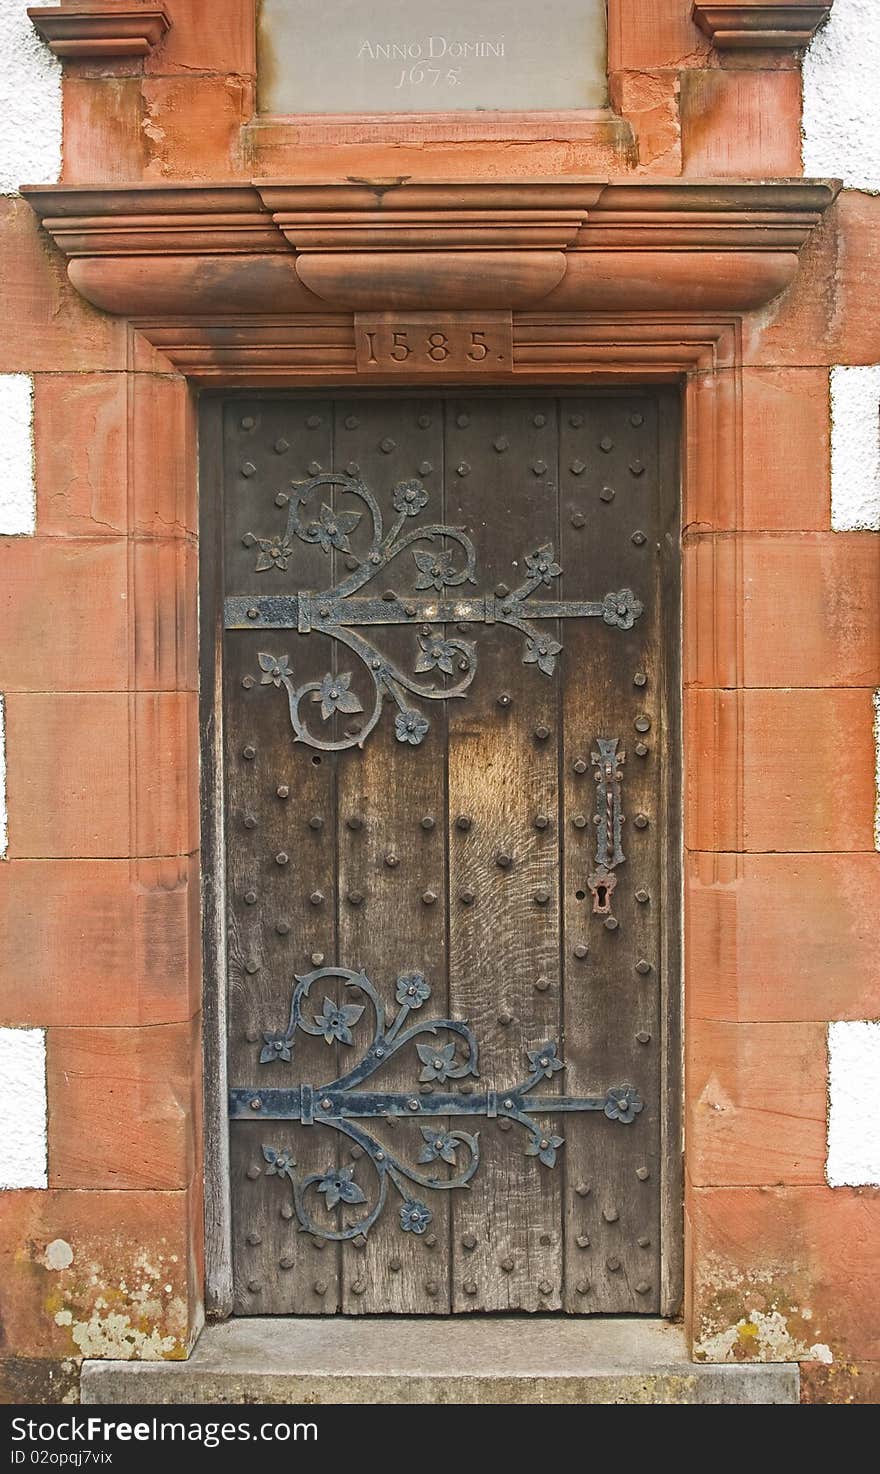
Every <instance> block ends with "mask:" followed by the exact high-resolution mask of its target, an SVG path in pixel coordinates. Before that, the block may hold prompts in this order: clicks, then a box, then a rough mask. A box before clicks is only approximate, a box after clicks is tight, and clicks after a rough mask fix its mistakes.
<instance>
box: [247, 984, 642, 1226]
mask: <svg viewBox="0 0 880 1474" xmlns="http://www.w3.org/2000/svg"><path fill="white" fill-rule="evenodd" d="M327 978H333V979H336V980H338V981H341V982H342V984H343V986H344V988H345V989H347V990H351V991H352V992H354V993H356V995H357V996H358V998H366V999H367V1003H366V1004H362V1003H349V1002H346V1003H342V1004H337V1003H334V1002H333V1000H332V999H330V998H328V997H325V998H324V1000H323V1010H322V1012H321V1013H317V1012H314V1011H313V1010H314V1007H315V1005H314V1003H312V1002H311V1000H310V994H311V990H312V988H313V987H314V985H315V984H316V983H319V982H323V981H324V980H325V979H327ZM430 996H431V988H430V985H429V984H428V982H427V981H426V979H425V977H424V975H423V974H422V973H420V972H406V973H401V974H400V975H399V977H398V979H397V985H396V990H395V997H396V1001H397V1012H396V1015H395V1017H394V1019H393V1021H391V1022H390V1025H389V1023H388V1020H387V1018H386V1013H385V1007H384V1004H383V1002H382V1000H381V998H380V996H379V994H378V993H377V991H376V989H375V988H374V986H373V984H372V982H371V981H370V979H369V978H368V977H367V975H366V974H365V973H364V972H363V971H360V972H357V971H353V970H352V969H350V968H343V967H321V968H318V969H316V970H315V971H314V972H310V973H306V974H304V975H303V976H301V977H300V976H297V977H296V978H295V987H294V989H293V993H292V996H291V1004H290V1014H289V1017H288V1021H287V1026H286V1028H284V1029H283V1030H278V1031H271V1030H270V1031H267V1032H266V1033H265V1034H264V1035H263V1046H262V1049H261V1052H260V1063H261V1064H264V1065H268V1064H276V1063H288V1064H289V1063H291V1062H292V1061H293V1059H294V1054H295V1044H296V1035H297V1033H303V1034H310V1035H312V1036H315V1037H322V1038H324V1039H325V1040H326V1042H327V1043H328V1044H341V1045H344V1046H345V1047H346V1048H349V1049H354V1047H355V1041H354V1036H353V1034H352V1027H353V1026H354V1025H356V1024H357V1023H358V1021H359V1020H360V1018H361V1017H362V1015H363V1014H364V1013H365V1012H366V1009H367V1007H369V1008H370V1010H371V1012H372V1021H373V1032H372V1038H371V1040H370V1042H369V1044H368V1045H367V1047H366V1049H365V1050H363V1052H362V1053H361V1054H360V1057H359V1058H358V1059H357V1062H356V1063H355V1064H354V1065H353V1067H352V1068H351V1069H350V1070H348V1071H347V1072H345V1073H343V1074H342V1075H340V1076H338V1077H337V1078H336V1079H335V1080H332V1081H330V1082H329V1083H328V1084H326V1085H318V1086H312V1085H308V1084H302V1085H298V1086H293V1087H291V1088H283V1087H282V1088H274V1087H273V1088H268V1089H265V1090H264V1089H262V1088H258V1089H256V1090H255V1089H253V1088H238V1087H236V1088H234V1089H233V1090H231V1091H230V1097H229V1114H230V1117H231V1118H232V1119H233V1120H236V1119H238V1120H242V1119H249V1120H254V1119H255V1118H256V1117H264V1118H265V1119H267V1120H274V1121H297V1122H299V1123H300V1124H301V1125H302V1126H306V1127H307V1126H313V1125H315V1124H319V1125H321V1126H326V1127H329V1128H330V1129H332V1130H334V1131H337V1132H339V1133H340V1135H342V1136H345V1137H347V1138H348V1139H349V1140H350V1141H351V1142H353V1143H354V1144H355V1145H356V1146H357V1147H359V1148H360V1149H361V1152H362V1153H363V1159H364V1161H365V1162H366V1164H367V1165H368V1167H370V1168H371V1169H372V1171H373V1173H374V1177H375V1184H376V1186H375V1191H374V1193H373V1196H372V1200H371V1199H370V1198H368V1196H367V1193H366V1192H365V1191H364V1188H363V1187H362V1186H361V1184H360V1183H358V1182H356V1181H355V1178H354V1171H355V1169H354V1168H353V1167H342V1168H339V1167H336V1166H333V1165H328V1166H327V1168H326V1170H325V1171H323V1172H311V1173H307V1174H305V1175H301V1174H300V1173H299V1172H298V1170H297V1163H296V1159H295V1157H294V1156H293V1154H292V1153H291V1152H290V1151H287V1150H279V1149H277V1148H276V1147H275V1146H273V1145H271V1144H269V1143H264V1144H263V1146H262V1154H263V1161H264V1164H265V1165H264V1169H263V1170H264V1172H265V1173H266V1175H267V1176H269V1177H274V1176H277V1177H279V1178H283V1179H284V1180H285V1181H286V1182H287V1184H288V1185H289V1188H290V1191H291V1194H292V1198H293V1210H294V1213H295V1215H296V1218H297V1222H298V1223H299V1226H300V1229H301V1230H302V1231H303V1232H305V1233H310V1234H315V1235H317V1236H318V1237H320V1238H325V1239H332V1240H336V1241H340V1240H347V1239H353V1238H357V1237H358V1235H360V1234H363V1235H364V1236H366V1235H367V1234H368V1233H369V1231H370V1229H371V1228H372V1227H373V1225H374V1224H375V1223H376V1222H377V1220H378V1219H379V1217H380V1216H381V1214H382V1211H383V1209H384V1207H385V1204H386V1201H387V1197H388V1192H389V1189H390V1188H393V1189H394V1190H395V1191H396V1192H397V1194H398V1196H399V1197H400V1198H401V1200H402V1202H401V1207H400V1210H399V1223H400V1228H401V1230H402V1231H403V1232H404V1233H413V1234H419V1235H420V1234H423V1233H424V1232H425V1230H426V1229H427V1227H428V1225H429V1224H430V1223H431V1220H432V1217H433V1214H432V1212H431V1209H430V1208H429V1207H428V1206H427V1204H426V1203H424V1202H423V1201H422V1198H421V1197H419V1196H415V1195H414V1193H413V1190H412V1189H413V1188H417V1189H418V1190H419V1191H420V1192H424V1193H428V1192H451V1191H453V1190H455V1189H458V1188H466V1187H468V1185H469V1184H470V1182H471V1179H472V1178H473V1177H474V1175H475V1174H476V1172H477V1170H478V1168H479V1165H480V1143H479V1132H478V1131H473V1132H470V1131H465V1130H459V1129H451V1128H450V1126H449V1124H448V1122H449V1121H450V1120H451V1119H452V1118H457V1117H466V1118H471V1119H472V1120H473V1119H483V1120H487V1121H492V1120H497V1119H499V1118H502V1119H503V1118H506V1119H507V1120H509V1121H515V1122H516V1123H517V1124H518V1125H520V1126H522V1127H523V1128H524V1130H525V1131H526V1132H527V1135H528V1139H527V1142H526V1145H525V1147H524V1153H525V1155H526V1156H527V1157H536V1158H537V1160H538V1162H539V1163H540V1164H541V1165H542V1166H544V1167H547V1168H551V1169H552V1168H553V1167H555V1166H556V1163H557V1154H558V1152H559V1150H560V1148H561V1147H562V1146H563V1145H564V1141H565V1138H564V1137H563V1136H560V1135H557V1134H556V1133H555V1132H553V1131H552V1130H545V1129H543V1128H542V1127H541V1126H540V1125H539V1123H538V1121H537V1120H536V1119H535V1118H536V1117H537V1116H545V1117H546V1116H555V1115H558V1114H566V1113H571V1112H581V1111H596V1112H601V1113H602V1114H604V1116H605V1117H607V1119H608V1120H609V1121H617V1122H620V1123H621V1124H622V1125H629V1124H631V1123H632V1122H633V1121H634V1120H635V1118H636V1116H637V1115H638V1114H639V1113H640V1112H641V1111H642V1109H643V1102H642V1099H641V1097H640V1095H639V1092H638V1090H637V1089H636V1088H635V1086H634V1085H615V1086H611V1087H610V1088H609V1089H607V1090H606V1091H605V1093H604V1094H603V1095H595V1096H569V1095H536V1094H533V1093H532V1092H534V1091H535V1089H536V1087H537V1086H539V1085H540V1084H541V1082H542V1081H546V1080H552V1079H553V1077H554V1075H556V1074H558V1073H559V1072H560V1071H562V1070H564V1069H565V1064H564V1061H563V1060H562V1059H561V1058H560V1056H559V1052H558V1048H557V1045H556V1042H555V1041H554V1040H551V1039H547V1040H545V1041H544V1042H543V1043H542V1044H538V1045H536V1046H535V1047H534V1048H532V1049H528V1050H527V1051H526V1057H527V1059H528V1064H529V1071H530V1072H529V1074H528V1076H527V1078H526V1079H525V1080H522V1081H520V1082H519V1083H518V1084H516V1085H513V1086H511V1087H510V1088H509V1089H508V1090H486V1091H483V1092H477V1091H471V1092H470V1093H468V1094H458V1093H456V1092H454V1091H453V1090H451V1089H449V1088H448V1087H449V1085H450V1084H453V1085H454V1084H455V1083H456V1082H457V1081H460V1080H464V1079H467V1078H468V1077H469V1076H474V1077H476V1078H479V1069H478V1047H477V1040H476V1038H475V1036H474V1034H473V1031H472V1030H471V1028H470V1026H469V1024H467V1023H466V1022H465V1021H464V1020H462V1019H451V1018H429V1019H424V1020H422V1021H420V1022H417V1023H416V1024H409V1026H408V1027H405V1026H406V1025H407V1021H408V1019H409V1015H410V1014H411V1013H414V1012H417V1011H418V1010H419V1009H421V1008H422V1007H423V1006H424V1004H425V1003H427V1001H428V999H429V998H430ZM310 1014H311V1017H310V1016H309V1015H310ZM409 1044H414V1046H415V1053H416V1056H417V1059H418V1062H419V1064H420V1066H421V1069H420V1071H419V1074H418V1079H419V1082H421V1084H422V1086H423V1087H424V1086H430V1087H432V1088H431V1090H430V1093H429V1094H424V1095H423V1094H422V1093H421V1092H420V1091H417V1093H414V1092H413V1091H412V1090H410V1091H387V1092H380V1091H375V1090H372V1089H359V1088H358V1087H361V1086H364V1085H365V1083H366V1082H367V1081H368V1080H369V1079H370V1078H371V1076H373V1075H374V1074H376V1073H377V1072H378V1071H380V1070H381V1069H382V1068H383V1067H384V1066H385V1065H386V1064H387V1062H388V1060H389V1059H391V1058H392V1057H393V1056H394V1055H396V1054H398V1053H399V1052H400V1051H401V1050H403V1049H405V1048H406V1046H407V1045H409ZM416 1068H418V1067H416ZM442 1086H446V1087H447V1089H445V1090H443V1089H440V1088H438V1087H442ZM407 1117H408V1118H410V1119H416V1120H418V1121H419V1124H420V1135H421V1145H420V1147H419V1155H418V1162H417V1164H416V1165H414V1166H413V1165H410V1163H408V1162H407V1161H405V1160H404V1158H403V1156H402V1155H401V1154H399V1153H398V1152H392V1151H391V1150H390V1149H389V1148H388V1147H386V1146H384V1145H383V1144H382V1143H381V1142H380V1141H379V1140H378V1138H377V1137H376V1136H374V1135H373V1133H372V1131H370V1130H369V1129H368V1127H367V1126H365V1125H362V1124H360V1123H361V1122H367V1123H369V1122H370V1121H389V1120H392V1121H393V1120H398V1119H404V1118H407ZM438 1117H439V1118H441V1122H440V1124H439V1125H438V1124H436V1123H437V1118H438ZM426 1118H427V1119H429V1120H433V1121H434V1122H435V1124H434V1125H431V1126H426V1125H424V1124H422V1123H423V1122H424V1121H425V1119H426ZM422 1168H424V1169H425V1170H420V1169H422ZM444 1168H448V1169H450V1170H449V1171H446V1172H445V1173H444ZM322 1200H323V1204H324V1207H325V1209H327V1210H334V1209H336V1208H339V1209H340V1210H348V1209H355V1210H357V1211H356V1213H355V1217H354V1221H349V1222H343V1223H342V1224H341V1225H340V1226H338V1227H335V1228H331V1227H328V1226H327V1225H326V1224H323V1223H320V1222H319V1221H318V1220H317V1219H316V1218H315V1216H314V1208H315V1207H316V1206H317V1204H318V1203H320V1202H321V1201H322Z"/></svg>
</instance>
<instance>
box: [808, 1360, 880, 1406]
mask: <svg viewBox="0 0 880 1474" xmlns="http://www.w3.org/2000/svg"><path fill="white" fill-rule="evenodd" d="M800 1370H801V1402H805V1403H818V1402H832V1403H870V1404H872V1405H873V1404H876V1403H878V1402H880V1361H844V1362H837V1363H836V1364H832V1365H831V1366H827V1365H825V1364H824V1363H823V1362H821V1361H808V1362H801V1369H800Z"/></svg>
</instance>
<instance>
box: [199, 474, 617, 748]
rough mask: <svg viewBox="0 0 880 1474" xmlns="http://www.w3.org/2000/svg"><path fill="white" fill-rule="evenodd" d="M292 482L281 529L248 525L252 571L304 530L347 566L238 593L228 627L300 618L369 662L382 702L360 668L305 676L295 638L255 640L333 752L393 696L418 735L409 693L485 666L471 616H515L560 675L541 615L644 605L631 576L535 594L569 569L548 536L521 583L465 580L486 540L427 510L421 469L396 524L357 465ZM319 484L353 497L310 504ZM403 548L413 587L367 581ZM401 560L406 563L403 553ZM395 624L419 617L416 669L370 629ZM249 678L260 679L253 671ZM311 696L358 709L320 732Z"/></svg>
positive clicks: (310, 737) (397, 507) (398, 503)
mask: <svg viewBox="0 0 880 1474" xmlns="http://www.w3.org/2000/svg"><path fill="white" fill-rule="evenodd" d="M292 491H293V498H292V499H291V498H290V497H289V496H288V495H287V494H286V493H283V492H282V493H279V495H278V496H277V497H276V498H275V500H276V503H277V504H278V505H279V506H287V507H288V512H287V525H286V527H285V530H284V531H283V532H276V533H275V534H274V535H273V536H270V537H257V536H256V535H255V534H254V533H251V532H249V533H246V534H245V537H244V543H245V546H247V547H257V548H259V554H258V556H257V560H256V563H255V564H254V573H257V574H259V573H267V574H270V575H273V574H279V573H281V574H285V573H286V572H287V565H288V563H289V561H290V559H291V558H292V557H293V555H294V551H295V547H296V543H297V541H299V542H301V543H306V544H308V545H309V546H310V547H319V548H321V549H322V551H323V552H324V553H325V554H327V555H329V554H331V553H332V552H334V550H335V552H337V553H344V554H345V555H346V567H347V569H348V570H349V571H348V573H347V575H346V576H345V577H344V578H342V579H341V581H339V582H337V583H335V584H333V585H332V587H329V588H326V589H324V590H322V591H319V592H314V591H312V590H310V589H301V590H299V591H298V592H297V593H295V594H268V595H262V596H258V595H256V594H236V595H233V596H231V597H229V598H227V600H226V602H225V611H224V618H225V624H226V628H227V629H228V630H246V629H258V630H295V631H296V632H297V634H299V635H308V634H311V633H312V631H317V632H318V633H321V634H325V635H327V636H328V637H329V638H330V639H332V640H334V641H335V642H336V644H337V646H342V647H344V648H345V649H346V650H348V651H349V652H350V654H351V655H353V656H354V658H355V660H357V661H359V662H360V664H361V666H362V668H363V673H365V674H366V676H367V678H368V680H369V682H370V684H371V685H372V698H370V696H368V697H367V700H368V703H369V701H370V699H372V708H370V707H369V704H368V706H367V707H365V706H364V700H363V695H364V692H363V689H361V691H360V692H359V691H358V690H357V689H355V690H352V689H351V681H352V671H351V670H344V669H340V670H337V671H335V672H334V671H328V672H327V673H326V675H324V676H322V677H321V678H320V679H318V680H314V679H313V680H307V681H304V682H303V683H302V684H300V685H297V681H296V676H295V673H294V669H293V667H292V666H291V658H292V657H291V653H290V650H289V649H288V650H265V649H264V650H258V651H257V660H258V662H259V668H260V672H261V675H260V684H261V685H262V686H275V687H277V688H278V689H281V688H282V687H283V689H284V690H285V691H286V693H287V700H288V706H289V710H290V724H291V727H292V728H293V732H294V736H295V738H296V740H297V741H298V742H305V743H307V744H308V745H309V746H310V747H316V748H320V749H321V750H323V751H325V752H341V751H342V750H343V749H345V748H349V747H363V745H364V742H365V741H366V739H367V737H368V736H369V734H370V732H372V730H373V728H374V727H375V726H376V724H377V722H378V721H379V719H380V717H381V714H382V707H383V701H384V699H385V697H386V696H388V697H390V698H391V699H392V700H393V701H394V702H395V703H396V705H397V706H398V708H399V711H398V713H397V716H396V717H395V719H394V726H395V733H396V736H397V740H398V742H401V743H405V744H407V745H409V746H412V747H418V746H419V745H420V743H421V742H422V741H423V739H424V737H425V736H426V734H427V733H428V731H429V730H430V725H431V723H430V720H429V718H428V717H427V716H426V715H425V714H424V712H423V711H421V710H419V708H418V707H415V706H413V705H411V704H410V697H415V698H416V699H417V700H421V701H423V702H432V701H451V700H453V699H454V698H456V697H460V696H464V695H465V694H466V692H467V690H468V688H469V686H470V685H471V682H472V681H473V679H474V676H475V674H476V670H477V649H476V645H475V643H474V642H472V641H470V640H466V639H463V638H462V633H463V632H465V631H466V630H467V628H468V626H469V625H470V624H483V625H494V624H505V625H509V626H510V628H511V629H515V630H517V631H519V633H520V634H521V635H522V636H523V637H524V638H525V651H524V654H523V657H522V658H523V664H524V665H533V666H535V668H536V669H537V670H539V671H540V672H541V674H542V675H545V676H552V674H553V671H554V669H555V666H556V657H557V656H558V655H559V654H560V653H561V651H562V644H561V642H560V641H559V640H558V639H556V638H555V635H556V634H557V633H558V630H553V629H552V628H551V629H549V630H548V629H547V628H544V629H541V628H540V627H539V625H538V623H536V622H537V621H542V620H543V621H547V620H550V621H553V620H562V619H601V620H602V621H603V623H604V624H606V625H608V626H610V627H612V628H616V629H621V630H629V629H632V627H633V624H634V623H635V621H636V620H637V619H639V618H640V617H641V615H642V613H643V612H644V606H643V605H642V602H641V600H640V599H638V598H637V597H636V595H635V594H634V593H633V590H632V589H626V588H624V589H615V590H611V591H610V592H608V593H606V594H605V596H604V598H602V599H589V600H582V599H537V598H534V597H533V596H534V595H535V594H536V593H537V592H538V590H540V589H544V588H550V587H551V585H552V584H553V581H554V580H555V579H557V578H559V577H561V575H562V568H561V566H560V564H559V563H557V562H556V557H555V554H554V551H553V545H552V543H550V542H545V543H542V544H540V546H538V547H536V548H533V549H532V550H531V551H530V552H527V553H526V554H525V555H524V557H523V560H522V566H521V569H520V571H521V573H522V574H524V575H525V576H524V578H523V581H522V583H520V584H519V586H518V587H517V588H515V589H511V590H509V591H507V592H503V591H502V592H501V593H498V592H497V591H496V592H495V593H491V594H488V593H487V594H480V593H477V594H475V595H474V596H470V595H469V594H468V593H467V592H465V586H466V585H467V586H469V587H473V586H475V585H476V584H477V554H476V548H475V547H474V544H473V542H472V540H471V538H470V537H468V535H467V533H466V532H465V530H464V528H462V527H453V526H452V525H450V524H446V523H440V522H431V523H422V522H421V520H420V519H421V514H422V512H423V511H424V509H425V507H426V506H427V503H428V492H427V490H426V488H425V487H424V486H423V485H422V483H421V482H420V481H415V480H413V481H401V482H399V483H398V485H397V486H396V487H395V488H394V491H393V493H392V504H393V508H394V512H395V514H396V515H395V518H394V521H393V522H392V524H391V527H390V528H389V529H388V530H387V531H386V530H385V525H384V521H383V517H382V512H381V510H380V508H379V504H378V502H377V500H376V498H375V497H374V495H373V493H372V492H371V491H370V489H369V487H368V486H366V485H365V483H364V482H363V481H361V480H359V479H358V478H357V477H354V476H346V475H341V474H336V473H334V472H321V473H320V474H319V475H316V476H313V477H312V478H311V480H310V481H304V482H302V483H299V484H295V485H294V486H293V487H292ZM316 494H320V495H323V494H328V495H332V496H333V497H334V498H335V499H339V498H342V499H343V500H344V499H345V498H349V505H348V507H347V508H341V507H338V506H331V505H330V503H328V502H326V501H322V502H321V505H320V508H318V507H316V506H315V505H312V499H313V497H315V496H316ZM352 502H353V503H354V507H353V506H352ZM357 504H360V507H362V508H365V509H366V512H367V514H368V519H369V524H370V533H369V545H368V546H367V547H366V548H363V547H362V548H361V551H360V554H359V555H358V554H356V553H354V552H353V551H352V547H351V544H350V542H349V537H350V536H351V535H353V534H354V533H355V531H356V530H357V529H358V527H359V524H360V523H361V522H362V520H363V517H364V512H363V511H362V510H355V507H356V506H357ZM362 531H363V530H362ZM405 553H410V554H411V556H412V559H413V566H412V568H410V569H409V573H410V575H411V576H412V578H413V580H414V583H415V592H414V593H412V594H404V595H403V596H398V594H397V593H395V592H394V591H393V590H390V589H389V590H388V591H387V593H385V594H384V595H383V596H382V597H377V596H376V595H375V594H362V593H360V590H361V589H365V588H366V587H367V585H369V584H373V587H375V584H374V580H375V579H376V578H377V577H378V576H379V575H380V574H383V575H384V570H386V569H388V568H390V567H391V566H392V565H393V564H395V563H396V562H397V560H398V559H400V558H401V556H402V555H403V554H405ZM398 570H399V571H401V572H402V571H403V569H402V568H401V565H400V564H398ZM502 588H503V586H502ZM389 625H412V626H413V627H414V629H415V633H416V635H417V638H418V645H417V648H416V649H415V650H414V652H413V655H414V669H413V670H412V671H408V670H405V669H404V668H403V666H402V665H401V664H399V663H398V662H397V660H396V659H392V658H391V656H389V655H386V654H383V653H382V651H381V650H379V649H378V648H377V647H376V645H375V644H374V643H373V641H372V638H371V637H370V636H369V634H368V633H364V632H365V631H367V632H370V631H372V630H373V629H376V628H382V627H387V626H389ZM449 625H454V626H456V627H457V632H449V630H448V628H447V627H448V626H449ZM419 626H421V628H418V627H419ZM340 653H341V652H340ZM346 658H347V657H346ZM247 681H249V682H250V684H251V685H253V684H254V678H253V677H248V678H246V682H247ZM362 685H363V676H362ZM367 690H369V687H367ZM307 699H309V700H310V701H311V702H313V703H316V704H317V705H318V706H319V707H320V714H321V720H322V722H323V723H327V722H329V721H330V719H331V717H334V716H336V715H337V714H341V715H343V716H346V717H352V716H354V717H356V718H357V719H356V720H355V721H353V722H348V723H347V724H346V728H345V734H344V735H341V734H340V733H338V732H336V733H335V734H333V735H328V733H332V730H333V729H332V728H327V727H326V726H325V727H323V728H322V731H321V732H317V733H316V732H314V731H312V730H311V729H310V727H309V724H308V718H307V716H306V715H305V712H304V709H303V703H304V702H305V701H306V700H307ZM360 714H363V715H362V716H361V715H360Z"/></svg>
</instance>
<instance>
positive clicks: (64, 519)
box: [34, 374, 127, 537]
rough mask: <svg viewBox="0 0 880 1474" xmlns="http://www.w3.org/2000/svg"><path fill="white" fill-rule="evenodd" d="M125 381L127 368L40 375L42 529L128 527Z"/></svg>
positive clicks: (37, 433) (37, 417) (108, 531)
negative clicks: (89, 372)
mask: <svg viewBox="0 0 880 1474" xmlns="http://www.w3.org/2000/svg"><path fill="white" fill-rule="evenodd" d="M125 384H126V381H125V378H124V376H123V375H122V374H38V375H37V376H36V378H35V381H34V454H35V460H36V477H37V528H38V530H39V532H40V533H41V534H42V535H44V536H45V535H48V534H55V533H60V534H63V535H64V536H66V537H78V536H85V537H94V536H100V535H112V534H113V533H114V532H120V533H124V532H125V529H126V525H127V507H126V476H125V464H126V463H125V435H126V410H125V403H126V399H125Z"/></svg>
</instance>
